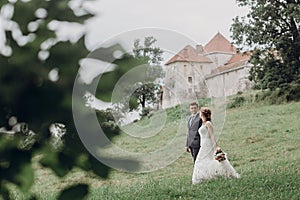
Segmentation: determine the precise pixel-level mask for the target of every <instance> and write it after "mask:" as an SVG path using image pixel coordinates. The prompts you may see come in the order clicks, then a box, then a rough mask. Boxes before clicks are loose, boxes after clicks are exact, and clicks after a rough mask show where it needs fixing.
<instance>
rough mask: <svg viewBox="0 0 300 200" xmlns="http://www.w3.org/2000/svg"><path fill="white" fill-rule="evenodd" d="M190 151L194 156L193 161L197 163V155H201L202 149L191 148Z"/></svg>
mask: <svg viewBox="0 0 300 200" xmlns="http://www.w3.org/2000/svg"><path fill="white" fill-rule="evenodd" d="M190 150H191V154H192V156H193V159H194V163H195V161H196V158H197V155H198V153H199V150H200V147H196V148H195V147H190Z"/></svg>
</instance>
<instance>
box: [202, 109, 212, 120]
mask: <svg viewBox="0 0 300 200" xmlns="http://www.w3.org/2000/svg"><path fill="white" fill-rule="evenodd" d="M200 112H201V114H202V115H203V116H204V117H205V119H206V121H211V110H210V109H209V108H207V107H202V108H201V109H200Z"/></svg>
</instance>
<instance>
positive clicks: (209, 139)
mask: <svg viewBox="0 0 300 200" xmlns="http://www.w3.org/2000/svg"><path fill="white" fill-rule="evenodd" d="M200 117H201V119H202V126H201V127H200V128H199V130H198V131H199V134H200V136H201V148H200V151H199V154H198V156H197V158H196V161H195V165H194V172H193V177H192V183H193V184H196V183H199V182H201V181H203V180H209V179H213V178H217V177H235V178H239V177H240V175H239V174H238V173H237V172H236V171H235V169H234V168H233V167H232V166H231V164H230V162H229V161H228V160H227V159H226V157H225V155H224V154H223V159H224V158H225V160H222V159H220V161H218V160H216V159H215V152H219V151H222V150H221V148H220V147H218V144H217V141H216V138H215V136H214V132H213V126H212V123H211V110H210V109H209V108H206V107H202V108H201V109H200ZM221 157H222V156H221Z"/></svg>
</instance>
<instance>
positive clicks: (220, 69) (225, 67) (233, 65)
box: [210, 60, 248, 75]
mask: <svg viewBox="0 0 300 200" xmlns="http://www.w3.org/2000/svg"><path fill="white" fill-rule="evenodd" d="M247 62H248V60H241V61H238V62H234V63H230V64H227V65H223V66H220V67H217V68H216V69H214V70H212V71H211V74H210V75H214V74H218V73H221V72H224V71H227V70H231V69H235V68H238V67H241V66H243V65H245V64H246V63H247Z"/></svg>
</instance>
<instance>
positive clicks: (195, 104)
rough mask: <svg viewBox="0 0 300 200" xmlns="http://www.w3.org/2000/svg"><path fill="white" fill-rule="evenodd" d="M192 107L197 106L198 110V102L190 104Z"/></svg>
mask: <svg viewBox="0 0 300 200" xmlns="http://www.w3.org/2000/svg"><path fill="white" fill-rule="evenodd" d="M191 106H197V108H198V104H197V102H196V101H193V102H192V103H190V107H191Z"/></svg>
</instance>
